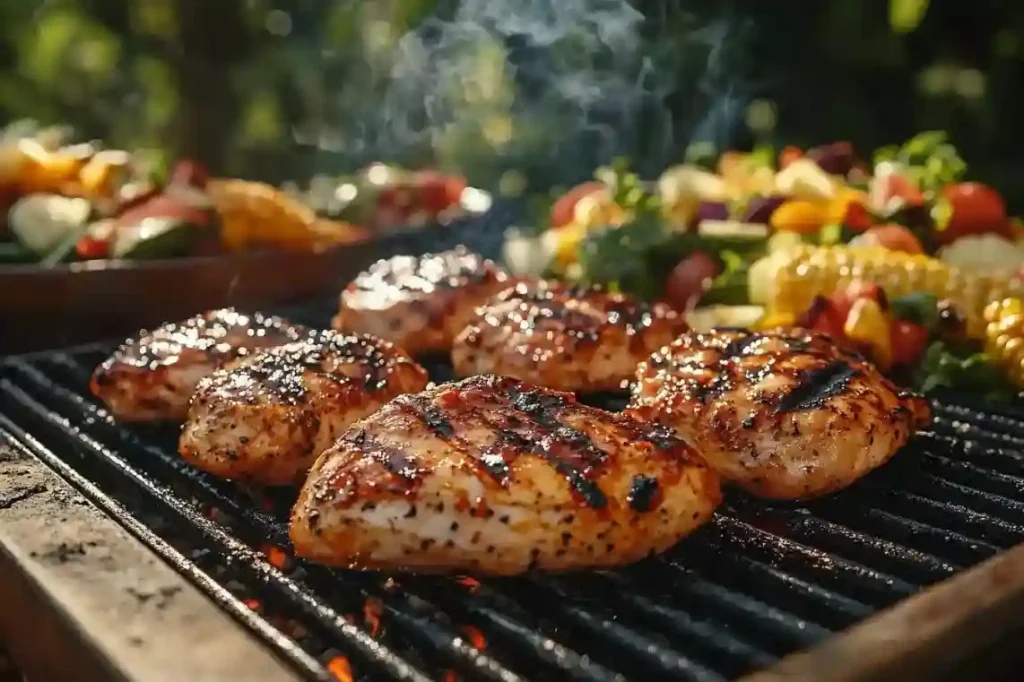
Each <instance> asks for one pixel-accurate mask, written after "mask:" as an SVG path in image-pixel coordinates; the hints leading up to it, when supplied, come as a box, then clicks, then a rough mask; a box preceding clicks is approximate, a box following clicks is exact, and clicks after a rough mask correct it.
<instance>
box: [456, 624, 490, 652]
mask: <svg viewBox="0 0 1024 682" xmlns="http://www.w3.org/2000/svg"><path fill="white" fill-rule="evenodd" d="M462 632H463V633H465V635H466V640H467V641H468V642H469V643H470V645H471V646H472V647H473V648H474V649H476V650H477V651H483V650H484V649H486V648H487V638H486V637H484V633H482V632H480V630H478V629H477V628H475V627H473V626H472V625H466V626H464V627H463V628H462Z"/></svg>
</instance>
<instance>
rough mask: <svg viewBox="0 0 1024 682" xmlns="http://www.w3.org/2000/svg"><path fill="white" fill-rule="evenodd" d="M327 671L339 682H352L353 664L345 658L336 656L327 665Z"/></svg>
mask: <svg viewBox="0 0 1024 682" xmlns="http://www.w3.org/2000/svg"><path fill="white" fill-rule="evenodd" d="M327 671H328V672H329V673H331V675H333V676H334V679H336V680H338V682H352V681H353V680H354V679H355V678H354V677H352V664H351V663H349V662H348V659H347V658H345V657H344V656H335V657H334V658H332V659H331V660H330V662H329V663H328V664H327Z"/></svg>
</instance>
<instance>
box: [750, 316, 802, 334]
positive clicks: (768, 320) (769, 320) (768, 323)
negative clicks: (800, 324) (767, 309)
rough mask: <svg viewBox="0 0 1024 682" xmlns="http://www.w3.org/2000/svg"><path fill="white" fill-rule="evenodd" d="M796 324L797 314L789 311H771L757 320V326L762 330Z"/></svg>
mask: <svg viewBox="0 0 1024 682" xmlns="http://www.w3.org/2000/svg"><path fill="white" fill-rule="evenodd" d="M795 325H796V316H795V315H790V314H788V313H771V314H768V315H765V316H764V317H762V318H761V319H760V320H758V322H757V328H758V329H761V330H765V331H767V330H769V329H778V328H779V327H793V326H795Z"/></svg>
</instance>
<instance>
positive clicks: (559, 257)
mask: <svg viewBox="0 0 1024 682" xmlns="http://www.w3.org/2000/svg"><path fill="white" fill-rule="evenodd" d="M555 234H556V237H555V249H554V252H555V253H554V256H555V263H556V264H557V265H558V266H560V267H563V268H564V267H566V266H568V265H570V264H571V263H575V262H576V248H577V247H578V246H579V243H580V242H581V241H583V238H584V237H585V236H586V235H587V226H586V225H582V224H580V223H569V224H568V225H565V226H563V227H559V228H557V230H556V231H555Z"/></svg>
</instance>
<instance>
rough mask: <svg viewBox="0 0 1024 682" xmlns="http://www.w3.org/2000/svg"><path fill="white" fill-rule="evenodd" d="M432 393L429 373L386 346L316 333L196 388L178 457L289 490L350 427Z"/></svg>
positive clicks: (217, 374)
mask: <svg viewBox="0 0 1024 682" xmlns="http://www.w3.org/2000/svg"><path fill="white" fill-rule="evenodd" d="M426 385H427V372H426V370H424V369H423V368H422V367H420V366H419V365H418V364H416V363H415V362H413V361H412V360H411V359H410V358H409V356H407V355H406V354H405V353H404V352H403V351H402V350H400V349H398V348H395V347H394V346H392V345H391V344H390V343H388V342H386V341H381V340H380V339H376V338H373V337H371V336H366V335H363V334H353V335H348V336H342V335H340V334H337V333H335V332H332V331H326V332H320V333H319V334H318V335H316V336H313V337H310V338H308V339H306V340H304V341H299V342H296V343H291V344H288V345H286V346H281V347H279V348H272V349H269V350H266V351H263V352H261V353H257V354H255V355H253V356H251V357H248V358H245V359H243V360H240V361H239V362H237V363H235V365H234V366H231V367H225V368H223V369H221V370H219V371H217V372H215V373H214V374H212V375H210V376H209V377H206V378H204V379H203V380H202V381H200V382H199V386H198V387H197V388H196V393H195V396H194V397H193V399H192V404H191V406H190V407H189V412H188V420H187V421H186V422H185V426H184V428H183V429H182V432H181V439H180V441H179V443H178V451H179V452H180V453H181V454H182V456H184V457H185V459H187V460H188V461H189V462H191V463H192V464H194V465H195V466H197V467H199V468H200V469H205V470H206V471H209V472H211V473H214V474H216V475H218V476H223V477H225V478H234V479H239V480H243V481H248V482H252V483H257V484H262V485H287V484H293V483H296V482H298V481H300V480H301V479H302V477H303V476H304V475H305V473H306V471H307V470H308V469H309V467H310V465H311V464H312V463H313V462H314V461H315V460H316V457H317V455H319V454H320V453H321V452H323V451H324V450H325V449H327V448H328V447H329V446H330V445H331V444H332V443H334V441H335V440H336V439H337V438H338V436H340V435H341V434H342V433H344V432H345V429H347V428H348V427H349V425H350V424H352V423H353V422H355V421H357V420H359V419H362V418H363V417H365V416H366V415H368V414H370V413H371V412H373V411H374V410H376V409H377V408H379V407H380V406H381V405H383V404H384V403H386V402H387V401H389V400H391V399H392V398H394V397H395V396H397V395H399V394H401V393H415V392H416V391H421V390H423V388H424V387H425V386H426Z"/></svg>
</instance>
